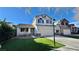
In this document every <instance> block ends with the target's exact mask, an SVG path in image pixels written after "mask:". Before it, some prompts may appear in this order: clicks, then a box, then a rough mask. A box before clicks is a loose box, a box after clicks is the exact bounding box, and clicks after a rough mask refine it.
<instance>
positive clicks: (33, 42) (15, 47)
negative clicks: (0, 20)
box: [0, 38, 64, 51]
mask: <svg viewBox="0 0 79 59" xmlns="http://www.w3.org/2000/svg"><path fill="white" fill-rule="evenodd" d="M62 46H64V45H63V44H60V43H57V42H56V46H55V47H54V45H53V40H50V39H47V38H36V39H33V38H32V39H18V38H17V39H10V40H8V41H7V42H6V43H5V44H3V45H2V49H0V50H4V51H5V50H6V51H49V50H51V49H52V50H53V49H54V48H59V47H62Z"/></svg>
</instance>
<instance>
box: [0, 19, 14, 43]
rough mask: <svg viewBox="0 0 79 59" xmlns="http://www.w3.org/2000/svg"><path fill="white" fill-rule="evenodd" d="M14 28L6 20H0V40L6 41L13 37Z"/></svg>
mask: <svg viewBox="0 0 79 59" xmlns="http://www.w3.org/2000/svg"><path fill="white" fill-rule="evenodd" d="M13 30H14V29H13V28H12V27H11V26H10V25H9V24H8V23H7V22H5V20H3V21H0V42H3V41H6V40H8V39H10V38H12V37H13Z"/></svg>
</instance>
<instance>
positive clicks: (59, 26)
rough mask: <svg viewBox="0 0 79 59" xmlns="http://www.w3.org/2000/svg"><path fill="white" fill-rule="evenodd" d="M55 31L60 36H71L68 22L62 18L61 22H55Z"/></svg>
mask: <svg viewBox="0 0 79 59" xmlns="http://www.w3.org/2000/svg"><path fill="white" fill-rule="evenodd" d="M55 23H56V24H55V30H56V34H61V35H71V29H70V27H69V21H68V20H66V19H65V18H63V19H62V20H59V21H57V22H55Z"/></svg>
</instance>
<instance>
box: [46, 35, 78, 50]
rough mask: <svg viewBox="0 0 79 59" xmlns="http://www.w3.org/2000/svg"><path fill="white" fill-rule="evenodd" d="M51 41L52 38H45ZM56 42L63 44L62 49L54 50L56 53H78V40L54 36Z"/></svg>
mask: <svg viewBox="0 0 79 59" xmlns="http://www.w3.org/2000/svg"><path fill="white" fill-rule="evenodd" d="M47 38H49V39H51V40H53V37H47ZM56 41H57V42H59V43H62V44H64V45H65V46H64V47H61V48H58V49H55V50H58V51H79V40H78V39H74V38H68V37H63V36H56Z"/></svg>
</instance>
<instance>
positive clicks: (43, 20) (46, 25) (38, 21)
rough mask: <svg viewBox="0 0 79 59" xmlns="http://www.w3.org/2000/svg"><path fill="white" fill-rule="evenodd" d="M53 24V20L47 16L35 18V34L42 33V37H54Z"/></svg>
mask: <svg viewBox="0 0 79 59" xmlns="http://www.w3.org/2000/svg"><path fill="white" fill-rule="evenodd" d="M52 22H53V21H52V18H51V17H49V16H47V15H45V14H44V15H37V16H35V17H34V19H33V23H32V24H33V26H34V27H35V30H36V32H35V33H40V34H41V36H51V35H53V24H52Z"/></svg>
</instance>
